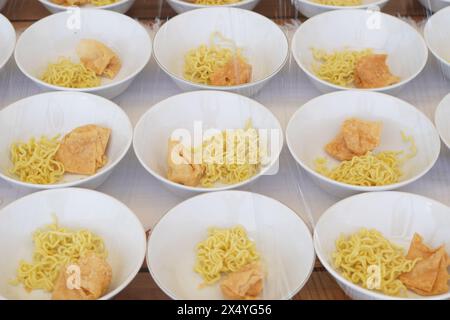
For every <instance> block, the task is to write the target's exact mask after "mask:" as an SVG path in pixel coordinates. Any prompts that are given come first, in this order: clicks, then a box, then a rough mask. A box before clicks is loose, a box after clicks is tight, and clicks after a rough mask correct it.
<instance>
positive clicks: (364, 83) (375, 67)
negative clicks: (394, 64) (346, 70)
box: [355, 54, 400, 89]
mask: <svg viewBox="0 0 450 320" xmlns="http://www.w3.org/2000/svg"><path fill="white" fill-rule="evenodd" d="M386 60H387V55H386V54H371V55H368V56H365V57H362V58H361V59H359V60H358V61H357V63H356V67H355V86H356V87H357V88H361V89H371V88H381V87H386V86H390V85H392V84H395V83H397V82H399V81H400V78H399V77H396V76H394V75H393V74H392V73H391V71H390V70H389V67H388V65H387V63H386Z"/></svg>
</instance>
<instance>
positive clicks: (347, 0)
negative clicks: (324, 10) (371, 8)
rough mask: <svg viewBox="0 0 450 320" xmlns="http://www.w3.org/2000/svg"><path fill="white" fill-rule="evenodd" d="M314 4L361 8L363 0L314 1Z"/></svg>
mask: <svg viewBox="0 0 450 320" xmlns="http://www.w3.org/2000/svg"><path fill="white" fill-rule="evenodd" d="M313 2H315V3H319V4H324V5H327V6H359V5H361V4H362V3H363V2H362V0H313Z"/></svg>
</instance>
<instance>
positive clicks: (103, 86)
mask: <svg viewBox="0 0 450 320" xmlns="http://www.w3.org/2000/svg"><path fill="white" fill-rule="evenodd" d="M126 1H128V0H126ZM80 12H81V14H83V12H87V13H88V14H90V13H92V14H94V15H96V14H99V15H100V14H105V15H115V16H117V17H119V16H120V17H121V19H125V21H128V22H130V24H131V23H132V24H134V25H135V26H136V27H137V29H140V30H141V31H142V32H143V33H144V34H146V35H147V37H148V47H149V48H148V52H146V56H145V58H144V59H143V61H142V64H140V65H139V66H138V67H137V68H136V70H134V71H133V72H132V73H130V74H129V75H128V76H126V77H125V78H123V79H121V80H118V81H113V82H111V83H108V84H100V85H99V86H97V87H92V88H66V87H60V86H57V85H53V84H49V83H47V82H44V81H42V80H41V79H39V78H38V77H35V76H33V75H32V74H31V73H30V72H28V71H27V70H26V69H25V67H24V66H23V65H22V63H21V61H19V59H18V53H17V52H18V50H20V49H19V46H20V45H21V43H22V41H23V36H24V35H25V34H26V33H27V32H28V31H29V30H30V29H31V28H34V27H36V26H39V25H41V24H44V23H47V21H48V20H50V19H56V18H57V17H58V16H60V15H64V14H67V11H66V10H64V11H61V12H58V13H54V14H51V15H48V16H47V17H45V18H42V19H40V20H38V21H36V22H34V23H33V24H32V25H30V26H29V27H28V28H27V29H26V30H25V31H24V32H23V33H22V34H21V35H20V37H19V39H18V40H17V44H16V48H15V50H14V60H15V61H16V64H17V67H18V68H19V69H20V71H21V72H22V73H23V74H24V75H25V76H26V77H27V78H28V79H30V80H31V81H33V82H35V83H37V84H38V85H40V86H42V87H45V88H48V89H52V90H54V91H71V92H87V93H90V92H92V93H98V92H100V91H103V90H107V89H111V88H116V87H119V86H120V85H123V84H124V83H127V82H128V81H131V80H133V79H134V78H135V77H136V76H137V75H138V74H139V73H140V72H141V71H142V70H144V68H145V67H146V66H147V65H148V63H149V61H150V59H151V57H152V53H153V45H152V39H151V37H150V35H149V34H148V32H147V30H146V29H145V28H144V26H142V25H141V24H140V23H139V22H137V21H136V20H134V19H132V18H130V17H129V16H127V15H124V14H121V13H118V12H115V11H111V10H103V9H91V8H81V9H80ZM74 50H75V49H74ZM122 60H123V59H122Z"/></svg>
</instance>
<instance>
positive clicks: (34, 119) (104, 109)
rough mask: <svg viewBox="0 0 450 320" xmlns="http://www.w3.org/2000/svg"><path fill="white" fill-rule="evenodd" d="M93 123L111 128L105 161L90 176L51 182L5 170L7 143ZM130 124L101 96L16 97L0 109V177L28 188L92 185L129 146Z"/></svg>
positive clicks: (105, 175) (53, 94)
mask: <svg viewBox="0 0 450 320" xmlns="http://www.w3.org/2000/svg"><path fill="white" fill-rule="evenodd" d="M87 124H97V125H100V126H105V127H108V128H110V129H111V137H110V141H109V143H108V148H107V150H106V155H107V157H108V162H107V163H106V165H105V166H104V167H103V168H101V169H100V170H99V171H97V173H96V174H94V175H92V176H83V175H74V174H65V175H64V177H63V179H62V180H61V181H60V182H58V183H55V184H50V185H40V184H32V183H27V182H22V181H20V180H19V179H18V178H17V177H15V176H12V175H10V174H9V172H8V170H9V169H10V168H11V167H12V162H11V159H10V152H9V150H10V147H11V144H12V143H14V142H17V141H28V140H29V139H30V138H31V137H36V138H39V137H40V136H42V135H46V136H47V137H53V136H55V135H57V134H61V135H65V134H66V133H69V132H70V131H71V130H73V129H75V128H76V127H79V126H82V125H87ZM132 136H133V128H132V126H131V123H130V120H129V119H128V116H127V115H126V114H125V112H124V111H123V110H122V109H121V108H120V107H119V106H117V105H116V104H114V103H113V102H111V101H108V100H106V99H104V98H102V97H98V96H95V95H91V94H87V93H82V92H49V93H43V94H39V95H35V96H32V97H29V98H25V99H23V100H19V101H17V102H15V103H13V104H11V105H10V106H8V107H6V108H4V109H3V110H1V111H0V150H1V152H0V178H2V179H4V180H6V181H7V182H9V183H11V184H12V185H16V186H19V187H25V188H29V189H52V188H62V187H72V186H79V187H85V188H92V189H95V188H97V187H98V186H100V185H101V184H102V183H103V182H104V181H105V180H106V179H107V178H108V177H109V175H110V174H111V173H112V171H113V169H114V168H115V167H116V166H117V164H118V163H119V162H120V161H121V160H122V159H123V157H124V156H125V154H126V153H127V151H128V149H129V148H130V146H131V140H132Z"/></svg>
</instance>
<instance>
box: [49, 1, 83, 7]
mask: <svg viewBox="0 0 450 320" xmlns="http://www.w3.org/2000/svg"><path fill="white" fill-rule="evenodd" d="M52 2H53V3H56V4H59V5H63V6H81V5H83V4H87V3H88V2H89V0H52Z"/></svg>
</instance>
